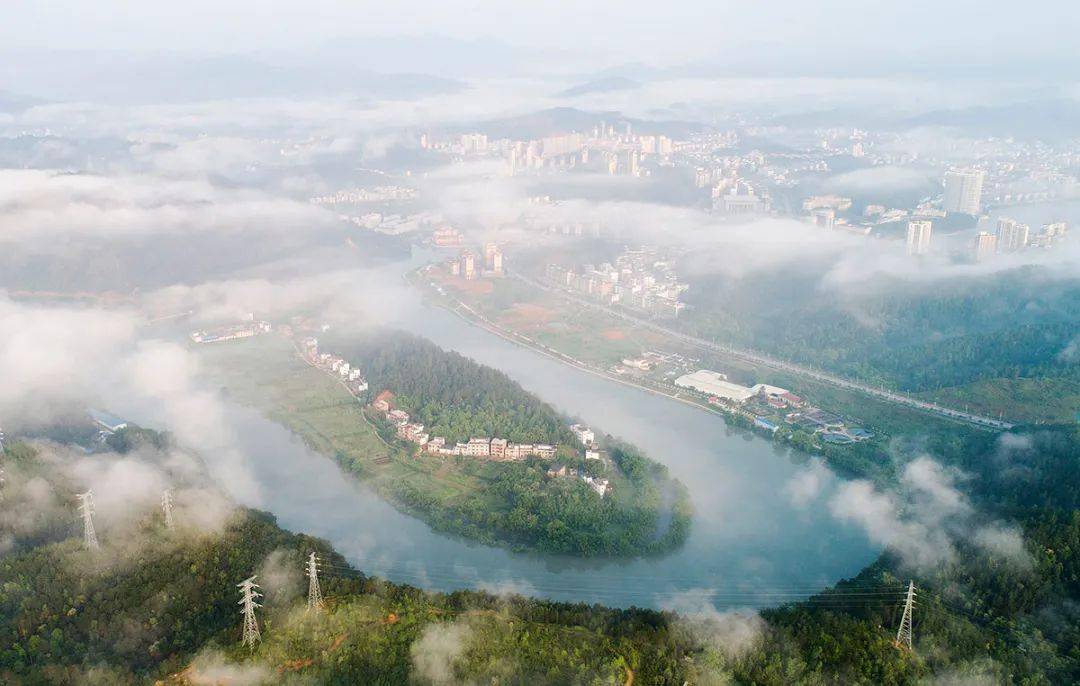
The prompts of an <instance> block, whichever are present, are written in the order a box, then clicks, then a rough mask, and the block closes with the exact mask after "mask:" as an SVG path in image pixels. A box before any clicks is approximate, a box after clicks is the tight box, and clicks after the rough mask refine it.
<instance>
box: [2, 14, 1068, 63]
mask: <svg viewBox="0 0 1080 686" xmlns="http://www.w3.org/2000/svg"><path fill="white" fill-rule="evenodd" d="M0 19H2V21H0V44H3V45H7V46H34V47H53V48H65V47H70V48H94V49H101V48H116V49H144V50H145V49H174V50H198V51H214V52H234V51H254V50H274V49H297V48H311V47H316V46H318V45H319V44H321V43H323V42H325V41H329V40H334V39H347V38H357V37H363V36H372V35H382V36H387V35H420V34H437V35H444V36H453V37H457V38H466V39H471V38H494V39H498V40H501V41H504V42H506V43H510V44H513V45H520V46H531V47H536V48H541V49H554V48H559V49H563V50H571V51H574V52H578V51H580V52H582V53H583V54H585V55H588V56H589V57H590V58H591V59H593V60H595V62H596V66H598V67H599V66H605V65H606V64H612V63H616V62H622V61H643V62H649V63H678V62H683V61H687V60H696V59H701V58H709V57H718V58H719V59H722V60H748V61H758V60H768V61H775V60H776V59H779V60H780V61H782V60H783V59H785V58H786V57H787V56H799V57H800V58H805V57H806V56H811V57H812V56H814V55H820V56H822V58H823V59H833V60H836V59H838V58H842V59H846V60H848V61H850V62H851V63H859V62H866V61H875V60H876V61H884V62H890V61H895V60H896V59H909V60H914V61H916V62H919V61H933V60H943V59H949V60H952V61H960V62H964V63H968V64H970V63H980V64H986V63H989V64H1002V65H1006V64H1007V63H1008V62H1010V61H1016V60H1022V61H1029V60H1039V61H1047V60H1051V61H1052V60H1055V59H1057V60H1065V61H1072V62H1075V61H1076V59H1077V57H1078V54H1077V49H1076V46H1075V41H1074V36H1075V35H1076V33H1077V31H1078V30H1080V9H1078V8H1077V5H1076V3H1075V2H1074V0H1030V1H1029V2H1025V3H1022V4H1018V3H1016V2H1012V1H1008V2H1006V1H1005V0H905V1H904V2H898V1H889V2H884V1H882V0H812V1H811V2H805V1H804V0H782V1H778V0H759V1H758V2H746V1H745V0H739V1H733V0H697V1H687V0H669V1H668V2H656V0H648V1H645V0H617V1H616V0H594V1H592V2H580V0H545V1H544V2H499V1H497V0H456V1H454V2H439V1H435V0H395V1H393V2H386V1H385V0H378V1H371V0H353V1H345V0H302V1H298V0H183V1H180V0H53V1H51V2H42V1H41V0H5V1H4V2H3V8H2V9H0Z"/></svg>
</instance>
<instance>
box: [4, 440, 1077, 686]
mask: <svg viewBox="0 0 1080 686" xmlns="http://www.w3.org/2000/svg"><path fill="white" fill-rule="evenodd" d="M1078 438H1080V436H1077V432H1076V431H1075V430H1062V429H1045V430H1039V431H1033V432H1024V433H1021V434H1019V435H1018V439H1019V442H1017V443H1016V444H1015V447H1018V448H1019V450H1020V451H1021V453H1020V454H1019V455H1016V454H1011V453H1010V455H1011V459H1012V460H1013V462H1015V463H1016V464H1017V466H1018V467H1021V468H1022V469H1023V473H1024V474H1023V475H1022V476H1021V477H1019V480H1016V478H1015V477H1009V476H1007V475H1006V474H1005V473H1003V472H1002V470H1000V469H996V470H995V468H994V467H992V466H990V465H992V464H993V461H994V455H995V454H998V453H999V448H1000V446H997V447H995V445H994V441H992V440H987V441H985V443H984V444H982V445H975V444H969V445H965V446H957V449H960V448H962V449H963V450H965V451H966V450H972V452H971V453H970V455H971V457H970V463H971V465H972V466H973V468H976V467H977V465H978V464H980V463H983V464H987V465H988V466H987V467H985V468H983V469H977V468H976V469H975V474H976V475H978V476H979V477H980V478H979V484H978V486H976V488H975V490H974V498H976V500H977V501H978V502H979V503H981V504H983V505H987V506H988V507H989V503H994V505H993V506H992V507H991V509H989V510H988V513H989V514H991V516H1000V515H1001V514H1002V513H1004V512H1012V513H1014V514H1016V515H1018V516H1019V517H1020V519H1019V521H1020V523H1021V525H1022V527H1023V531H1024V535H1025V538H1026V547H1027V550H1028V552H1029V553H1030V555H1031V559H1032V564H1031V566H1030V567H1029V568H1009V567H1007V566H1005V565H1003V563H1002V560H1001V559H1000V558H998V557H997V556H995V555H993V554H989V553H987V552H986V550H985V549H981V548H975V547H971V548H970V549H963V550H962V551H961V552H962V554H961V555H960V556H959V557H958V558H957V560H955V561H954V562H952V563H950V564H948V565H943V566H941V567H940V568H938V569H937V570H936V571H933V572H931V573H927V574H925V575H924V576H922V577H920V578H918V579H917V583H918V584H919V587H920V588H919V593H920V596H919V598H920V601H919V604H918V605H917V608H916V615H915V616H916V623H915V626H916V633H915V637H916V640H915V651H914V652H908V651H906V650H901V649H897V648H896V647H894V646H893V644H892V637H893V634H894V632H895V626H896V621H897V619H898V608H897V606H896V605H897V603H896V600H897V597H896V595H895V594H891V595H890V594H885V593H881V592H880V591H875V592H874V593H870V592H867V589H882V588H895V587H898V586H901V585H902V581H903V580H904V579H905V578H906V572H905V570H904V569H902V567H901V566H900V565H901V563H900V562H899V561H898V560H897V559H896V558H895V557H893V556H891V555H885V556H883V557H882V559H881V560H880V561H879V562H878V563H876V564H875V565H873V566H872V567H870V568H869V569H867V570H865V571H864V572H863V573H862V574H861V575H859V577H858V578H856V579H853V580H851V581H849V582H843V583H841V584H839V585H838V586H837V587H836V588H834V589H830V590H828V591H825V592H823V593H821V594H819V595H817V596H813V597H811V598H809V599H807V600H806V601H804V602H799V603H794V604H790V605H785V606H781V607H778V608H776V609H772V610H767V611H764V612H762V613H761V614H760V615H755V614H753V613H721V612H717V611H715V610H711V609H710V608H711V606H710V605H709V603H710V602H711V601H710V598H711V596H710V595H709V594H708V593H706V594H704V595H703V596H702V599H701V601H700V605H699V607H698V609H699V610H703V611H701V612H695V611H693V608H692V607H688V608H687V609H688V612H684V613H682V614H679V613H675V612H668V611H665V612H660V611H655V610H647V609H628V610H618V609H608V608H602V607H596V606H592V607H590V606H585V605H576V604H567V603H554V602H549V601H544V600H538V599H528V598H522V597H519V596H494V595H491V594H488V593H483V592H476V591H461V592H456V593H450V594H442V593H429V592H424V591H422V590H419V589H416V588H412V587H409V586H402V585H397V584H391V583H387V582H384V581H381V580H379V579H375V578H372V577H368V576H366V575H364V574H363V573H362V572H359V571H357V570H355V569H353V568H351V567H350V566H349V565H348V564H347V563H346V562H345V560H343V559H342V558H341V557H340V556H339V555H337V554H336V553H334V551H333V550H331V549H330V548H329V547H328V546H327V545H326V544H325V543H324V542H321V541H318V540H316V539H312V538H310V537H306V536H303V535H296V534H291V533H289V532H286V531H283V530H282V529H280V528H279V527H278V526H277V525H276V523H275V522H274V519H273V518H272V517H271V516H269V515H267V514H265V513H259V512H256V511H252V510H247V509H243V508H235V507H233V508H230V509H229V510H228V511H227V512H225V513H224V514H223V516H222V518H221V519H220V521H219V522H217V523H216V524H215V525H214V526H211V527H205V526H202V525H198V526H197V525H195V524H194V521H193V518H194V517H195V510H193V509H181V510H180V511H178V513H177V514H178V517H179V518H180V519H178V523H177V527H176V528H175V529H168V528H166V527H165V526H164V522H163V520H162V519H161V516H160V512H159V511H158V510H157V508H156V507H155V504H154V503H148V504H147V505H146V506H145V507H141V508H136V509H135V510H133V511H131V512H129V513H128V514H127V519H128V527H127V528H126V529H125V531H124V534H123V535H122V536H121V535H120V533H121V532H120V531H118V530H117V529H116V527H118V526H119V524H118V523H113V524H112V525H103V526H102V527H101V530H100V536H101V541H102V548H101V549H100V550H96V551H94V550H87V549H85V548H84V546H83V545H82V542H81V539H80V538H79V533H80V530H79V528H78V527H77V525H76V523H75V522H74V521H73V520H72V517H71V509H70V508H71V505H72V500H73V496H74V493H75V492H77V490H78V489H81V488H83V487H85V486H86V484H85V483H83V482H81V481H80V478H81V477H79V476H77V475H85V474H87V473H88V472H87V470H86V469H85V467H84V466H83V465H82V463H81V462H80V461H82V460H87V459H95V458H94V457H93V456H90V457H87V456H85V455H81V454H76V453H69V454H64V453H63V452H62V451H58V450H56V448H55V446H52V445H49V444H35V445H34V446H26V445H20V446H16V447H15V448H14V449H9V452H8V454H7V455H6V456H5V458H4V460H5V466H6V467H7V471H8V476H9V479H8V482H7V484H6V485H5V493H4V495H5V497H4V500H3V501H0V513H2V514H3V516H4V521H5V522H9V521H11V520H10V516H11V510H12V508H18V509H21V510H26V509H27V503H28V500H27V498H30V497H31V495H32V494H37V495H35V496H34V498H35V499H36V500H40V498H38V497H37V496H39V495H40V494H41V493H42V492H44V491H45V489H44V488H43V484H47V485H48V492H50V493H51V498H50V500H49V502H51V503H53V504H55V505H56V506H57V507H55V508H53V509H49V508H45V507H42V506H40V505H39V510H38V513H37V514H38V515H39V517H38V521H37V522H36V523H35V524H34V525H33V526H44V527H53V528H54V529H55V530H59V528H62V527H63V526H64V525H65V524H66V526H67V527H68V535H67V536H62V537H60V538H58V539H55V540H46V539H44V538H42V539H38V540H37V541H36V542H33V543H27V544H23V545H19V546H18V547H16V548H14V549H12V550H9V551H8V553H7V554H5V555H4V557H3V558H2V559H0V681H3V682H4V683H11V684H23V683H25V684H37V683H86V684H142V683H154V682H159V683H160V682H164V683H168V684H199V683H215V682H219V681H220V682H225V683H246V684H271V683H273V684H281V683H284V684H290V683H295V684H322V683H326V684H330V683H365V684H405V683H412V684H469V683H491V682H493V681H494V682H497V683H506V684H526V683H528V684H566V683H597V684H625V683H637V684H673V685H676V686H678V685H681V684H685V683H689V684H720V683H746V684H750V683H754V684H776V685H780V684H785V685H786V684H918V683H926V682H927V681H928V680H934V679H936V680H937V683H978V684H981V683H1007V684H1008V683H1015V684H1063V683H1075V682H1076V681H1077V679H1078V678H1080V650H1078V647H1080V632H1078V631H1077V626H1080V623H1078V622H1077V621H1076V619H1077V616H1076V610H1075V608H1076V600H1077V599H1078V597H1080V587H1078V584H1080V581H1078V580H1080V554H1078V551H1080V515H1078V514H1077V509H1076V506H1077V501H1076V499H1077V495H1076V494H1077V492H1078V490H1077V489H1076V485H1077V471H1078V468H1077V464H1080V461H1078V459H1077V458H1078V457H1080V456H1078V454H1077V450H1078V448H1077V446H1078V445H1080V442H1078V440H1077V439H1078ZM972 440H976V441H977V440H978V439H972ZM981 449H985V450H987V451H989V452H979V451H980V450H981ZM107 459H116V458H115V456H113V457H109V458H107ZM129 459H135V460H140V461H147V460H149V461H151V463H154V461H155V458H154V457H153V452H152V451H151V450H149V449H145V448H144V449H142V450H140V451H138V453H137V454H136V455H135V457H133V458H129ZM156 464H157V466H158V467H161V465H163V464H166V462H165V461H159V462H156ZM73 465H79V467H78V468H77V469H72V466H73ZM995 471H996V472H997V473H998V476H996V477H994V476H992V474H993V472H995ZM984 477H985V482H984ZM31 484H32V485H31ZM1008 484H1011V486H1010V485H1008ZM184 487H185V486H184V485H183V484H179V485H174V488H177V489H178V490H181V489H183V488H184ZM26 540H29V539H26ZM310 552H316V553H318V555H319V556H320V558H321V559H322V560H323V565H322V572H321V574H322V586H323V593H324V596H325V597H326V603H325V607H324V609H322V610H321V611H308V610H306V609H305V602H304V592H305V584H304V580H303V578H302V577H301V575H300V573H301V570H302V569H303V560H304V558H305V557H306V555H307V554H308V553H310ZM253 573H256V574H258V575H259V577H258V580H259V582H260V583H261V584H262V588H263V591H264V592H265V596H264V598H263V607H262V608H260V609H259V610H258V618H259V621H260V625H261V629H262V641H261V642H260V643H259V644H258V645H257V646H256V648H255V649H254V651H249V650H247V649H245V648H242V647H240V646H239V639H240V627H241V624H240V616H239V614H238V612H237V610H238V607H237V602H236V601H237V599H238V595H237V589H236V584H237V582H239V581H240V580H242V579H244V578H246V577H248V576H250V575H251V574H253ZM875 593H876V594H877V595H875Z"/></svg>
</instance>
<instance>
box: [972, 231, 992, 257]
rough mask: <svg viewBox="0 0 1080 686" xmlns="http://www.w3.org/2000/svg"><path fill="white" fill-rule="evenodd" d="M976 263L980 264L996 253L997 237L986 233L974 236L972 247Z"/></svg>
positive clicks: (981, 232) (982, 232)
mask: <svg viewBox="0 0 1080 686" xmlns="http://www.w3.org/2000/svg"><path fill="white" fill-rule="evenodd" d="M972 250H973V253H974V258H975V261H976V262H982V261H983V260H986V259H988V258H989V257H990V256H991V255H993V254H994V253H995V252H997V236H995V235H994V234H992V233H989V232H987V231H980V232H979V233H978V234H977V235H976V236H975V242H974V245H973V246H972Z"/></svg>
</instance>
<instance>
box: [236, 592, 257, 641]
mask: <svg viewBox="0 0 1080 686" xmlns="http://www.w3.org/2000/svg"><path fill="white" fill-rule="evenodd" d="M236 585H237V586H238V587H239V588H240V593H242V594H243V596H244V597H243V598H241V599H240V602H239V603H238V605H243V606H244V609H243V610H242V611H241V613H242V614H243V615H244V637H243V639H241V641H240V645H243V646H247V647H249V648H251V650H255V644H256V643H258V642H259V641H261V640H262V635H261V634H260V633H259V623H258V622H257V621H256V620H255V608H257V607H262V605H260V604H259V603H258V601H256V598H261V597H262V593H259V584H257V583H255V576H254V575H252V576H250V577H248V578H247V579H244V580H243V581H241V582H240V583H238V584H236Z"/></svg>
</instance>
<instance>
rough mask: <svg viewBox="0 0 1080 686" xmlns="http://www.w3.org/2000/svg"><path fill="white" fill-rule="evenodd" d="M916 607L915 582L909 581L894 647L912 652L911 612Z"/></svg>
mask: <svg viewBox="0 0 1080 686" xmlns="http://www.w3.org/2000/svg"><path fill="white" fill-rule="evenodd" d="M914 606H915V582H914V581H909V582H908V587H907V598H906V599H905V600H904V615H903V616H902V617H901V618H900V628H898V629H897V630H896V640H895V641H893V645H895V646H896V647H897V648H907V649H908V650H911V610H912V608H913V607H914Z"/></svg>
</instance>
